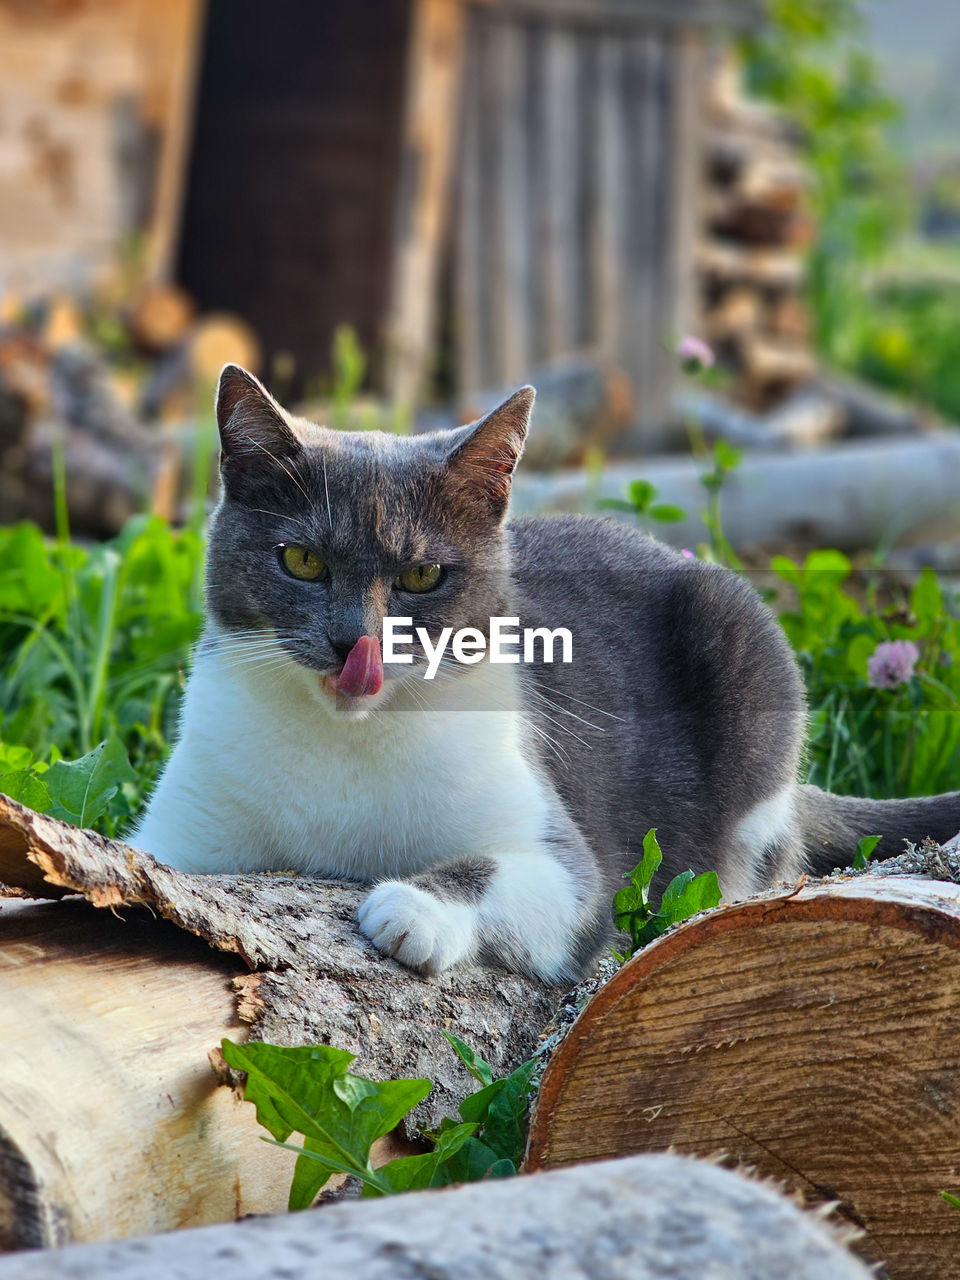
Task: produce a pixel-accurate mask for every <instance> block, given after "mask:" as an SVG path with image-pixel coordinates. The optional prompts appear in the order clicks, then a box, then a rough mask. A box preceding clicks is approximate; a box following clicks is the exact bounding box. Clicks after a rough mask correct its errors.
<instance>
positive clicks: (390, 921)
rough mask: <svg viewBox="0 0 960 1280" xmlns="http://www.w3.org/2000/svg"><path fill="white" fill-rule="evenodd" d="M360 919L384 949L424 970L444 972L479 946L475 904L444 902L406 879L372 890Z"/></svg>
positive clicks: (367, 933) (358, 914) (368, 932)
mask: <svg viewBox="0 0 960 1280" xmlns="http://www.w3.org/2000/svg"><path fill="white" fill-rule="evenodd" d="M357 918H358V920H359V922H360V928H361V930H362V932H363V933H365V934H366V936H367V937H368V938H369V939H370V941H371V942H372V943H373V945H374V946H375V947H376V948H377V949H378V950H379V951H382V952H383V953H384V955H387V956H392V957H393V958H394V960H399V961H400V963H401V964H405V965H406V966H407V968H408V969H416V970H418V972H420V973H439V972H440V970H441V969H448V968H449V967H450V966H451V965H453V964H456V963H457V962H458V961H459V960H464V959H466V958H467V957H468V956H470V955H471V954H472V952H473V951H474V950H475V946H476V931H475V927H474V913H473V911H472V909H471V908H470V907H468V906H465V905H463V904H462V903H457V902H441V900H440V899H439V898H435V897H434V896H433V894H432V893H427V892H426V890H424V889H418V888H417V887H416V885H412V884H407V883H405V882H404V881H402V880H386V881H384V883H383V884H378V885H377V887H376V888H375V889H372V890H371V891H370V893H369V894H368V895H367V897H366V898H365V899H364V901H363V902H362V903H361V904H360V910H359V912H358V913H357Z"/></svg>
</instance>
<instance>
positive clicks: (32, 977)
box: [0, 796, 557, 1248]
mask: <svg viewBox="0 0 960 1280" xmlns="http://www.w3.org/2000/svg"><path fill="white" fill-rule="evenodd" d="M4 886H5V887H4ZM363 892H364V891H363V889H362V888H360V887H359V886H356V885H345V884H335V883H330V882H324V881H317V880H310V879H307V878H303V877H297V876H292V875H265V876H191V875H185V874H183V873H180V872H176V871H174V870H172V869H171V868H169V867H166V866H164V865H162V864H160V863H158V862H156V860H155V859H153V858H152V857H150V855H149V854H145V853H143V852H141V851H139V850H136V849H132V848H130V847H129V846H127V845H124V844H122V843H120V842H119V841H115V840H107V839H105V838H104V837H102V836H99V835H97V834H96V833H94V832H90V831H80V830H78V829H77V828H75V827H70V826H67V825H66V824H64V823H61V822H58V821H56V820H55V819H53V818H49V817H46V816H43V815H41V814H37V813H34V812H33V811H31V810H29V809H26V808H24V807H23V806H21V805H19V804H17V803H16V802H15V801H12V800H9V799H8V798H6V797H4V796H0V896H4V895H5V896H8V897H35V898H52V899H58V898H64V897H65V895H75V894H80V895H82V896H83V898H85V899H86V902H85V903H84V902H80V901H78V900H77V899H76V898H70V899H68V900H66V901H60V902H51V903H47V904H43V905H33V906H31V907H21V908H19V909H18V910H16V911H13V912H11V911H10V910H9V909H8V908H7V909H4V910H3V911H2V912H0V985H2V988H3V993H4V995H3V1000H2V1001H0V1043H2V1044H3V1045H4V1052H3V1054H0V1247H3V1246H4V1245H5V1246H6V1247H7V1248H10V1247H20V1246H23V1245H41V1244H62V1243H65V1242H68V1241H72V1240H91V1239H97V1238H102V1237H103V1236H106V1235H118V1234H121V1235H122V1234H133V1233H143V1232H146V1231H151V1230H162V1229H168V1228H170V1227H174V1226H179V1225H184V1224H185V1223H193V1224H196V1223H201V1222H210V1221H219V1220H223V1219H224V1218H228V1217H232V1216H234V1215H236V1214H238V1213H243V1212H249V1211H252V1210H254V1209H256V1211H257V1212H264V1211H267V1210H273V1211H276V1210H279V1209H281V1208H283V1207H284V1205H285V1202H286V1187H287V1186H289V1178H290V1177H291V1176H292V1163H290V1162H291V1161H292V1157H290V1156H288V1155H287V1154H286V1153H283V1152H277V1151H276V1150H275V1149H273V1148H270V1147H268V1146H267V1145H266V1144H264V1143H261V1142H259V1141H258V1140H257V1132H258V1131H257V1126H256V1123H255V1121H254V1118H253V1115H252V1112H253V1108H252V1107H247V1106H245V1105H241V1104H240V1103H239V1102H238V1101H237V1100H236V1098H235V1096H234V1094H233V1093H232V1091H231V1090H230V1089H229V1088H225V1087H218V1086H219V1085H220V1083H221V1082H222V1081H223V1079H224V1078H225V1077H224V1074H223V1073H222V1072H221V1075H220V1076H219V1077H218V1076H217V1075H216V1074H214V1072H213V1071H212V1070H211V1065H210V1063H209V1062H208V1060H207V1055H208V1053H209V1052H210V1051H211V1050H216V1048H217V1046H218V1045H219V1041H220V1038H221V1036H222V1035H224V1034H227V1035H230V1036H231V1038H234V1039H238V1038H239V1039H244V1038H247V1037H249V1038H251V1039H262V1040H270V1041H273V1042H274V1043H280V1044H311V1043H327V1044H334V1045H336V1046H338V1047H339V1048H343V1049H348V1050H350V1051H351V1052H353V1053H356V1054H357V1062H356V1063H355V1064H354V1068H353V1069H354V1070H355V1071H357V1072H358V1073H359V1074H362V1075H370V1076H374V1077H380V1078H387V1077H399V1076H416V1077H427V1078H429V1079H432V1080H433V1081H434V1089H433V1092H432V1093H431V1094H430V1096H429V1098H428V1099H427V1100H426V1101H425V1102H424V1103H423V1104H421V1106H420V1107H419V1108H418V1109H417V1111H416V1113H414V1117H413V1123H417V1124H421V1125H424V1126H427V1127H432V1126H435V1125H436V1124H438V1123H439V1121H440V1119H441V1118H442V1116H444V1115H454V1114H455V1113H456V1109H457V1107H458V1105H459V1103H460V1102H461V1101H462V1100H463V1098H464V1096H465V1095H466V1094H467V1093H469V1092H471V1091H472V1090H473V1089H474V1087H475V1084H474V1082H473V1080H472V1079H471V1078H470V1077H469V1076H468V1074H467V1073H466V1071H465V1069H464V1068H463V1067H462V1066H461V1064H460V1062H459V1060H458V1059H457V1058H456V1057H455V1055H454V1054H453V1052H452V1050H451V1049H450V1047H449V1045H448V1044H447V1042H446V1040H445V1039H444V1037H443V1034H442V1032H443V1030H444V1029H448V1030H450V1031H452V1032H454V1033H456V1034H457V1035H459V1036H461V1037H462V1038H463V1039H464V1040H466V1041H467V1042H468V1043H470V1044H471V1045H472V1046H474V1047H475V1048H476V1049H477V1051H478V1052H479V1053H481V1055H482V1056H483V1057H485V1058H486V1059H487V1060H488V1061H489V1062H490V1064H491V1066H492V1067H493V1069H494V1071H495V1072H497V1073H498V1074H499V1073H503V1072H506V1071H509V1070H512V1069H513V1068H514V1067H516V1066H517V1065H519V1063H520V1062H521V1061H523V1060H524V1059H525V1058H527V1057H529V1056H530V1054H531V1053H532V1052H533V1051H534V1049H535V1048H536V1046H537V1044H538V1042H539V1036H540V1031H541V1028H542V1027H543V1026H544V1025H545V1024H546V1022H547V1021H548V1019H549V1018H550V1016H551V1014H552V1012H553V1009H554V1007H555V1004H556V1001H557V992H556V991H555V990H554V989H553V988H550V987H546V986H544V985H541V984H539V983H535V982H532V981H529V980H527V979H525V978H521V977H518V976H517V975H514V974H506V973H499V972H496V971H492V970H489V969H482V968H479V967H477V968H465V969H459V970H455V971H451V972H449V973H446V974H442V975H440V977H438V978H436V979H431V980H425V979H422V978H420V977H418V976H417V975H415V974H413V973H410V972H409V971H407V970H405V969H403V968H402V967H401V966H399V965H397V964H396V963H394V962H393V961H392V960H388V959H385V958H384V957H382V956H381V955H380V954H379V953H378V952H376V951H375V950H374V948H373V947H372V946H371V945H370V944H369V943H368V942H367V941H366V940H365V939H363V938H362V937H361V936H360V934H359V932H358V930H357V927H356V924H355V915H356V907H357V904H358V903H359V901H360V900H361V897H362V895H363ZM88 904H92V906H93V907H97V908H104V907H106V908H109V911H94V910H92V909H91V906H90V905H88ZM173 926H177V927H176V928H174V927H173ZM186 935H196V938H198V939H200V940H202V941H199V942H198V941H196V939H195V938H192V937H189V936H186ZM204 943H206V944H209V945H206V946H205V945H203V944H204ZM10 1044H12V1045H14V1046H15V1050H14V1052H12V1053H8V1052H7V1049H6V1046H8V1045H10ZM214 1057H215V1058H216V1055H214ZM387 1158H389V1157H387Z"/></svg>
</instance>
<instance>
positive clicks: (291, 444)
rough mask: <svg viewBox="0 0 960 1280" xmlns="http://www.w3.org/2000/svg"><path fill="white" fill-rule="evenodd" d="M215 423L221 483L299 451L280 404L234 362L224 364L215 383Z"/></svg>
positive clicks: (252, 471)
mask: <svg viewBox="0 0 960 1280" xmlns="http://www.w3.org/2000/svg"><path fill="white" fill-rule="evenodd" d="M216 407H217V427H218V429H219V431H220V469H221V472H222V474H223V478H224V483H229V480H230V479H231V478H232V477H233V476H241V475H251V474H253V473H255V472H257V471H262V470H263V469H264V468H265V467H267V466H269V465H270V461H271V459H272V460H273V462H274V463H275V464H277V465H282V464H283V461H284V459H287V458H291V457H293V456H294V455H295V454H297V453H299V452H300V442H299V441H298V440H297V437H296V436H295V435H294V434H293V432H292V431H291V430H290V427H289V426H288V424H287V419H286V417H285V415H284V412H283V410H282V409H281V407H280V405H279V404H277V402H276V400H274V398H273V396H272V395H271V394H270V392H269V391H268V390H267V389H266V387H265V386H264V385H263V384H262V383H261V382H260V381H259V380H258V379H257V378H255V377H254V376H253V374H252V373H248V372H247V371H246V369H241V368H240V366H239V365H238V364H225V365H224V366H223V369H222V370H221V371H220V381H219V382H218V384H217V396H216Z"/></svg>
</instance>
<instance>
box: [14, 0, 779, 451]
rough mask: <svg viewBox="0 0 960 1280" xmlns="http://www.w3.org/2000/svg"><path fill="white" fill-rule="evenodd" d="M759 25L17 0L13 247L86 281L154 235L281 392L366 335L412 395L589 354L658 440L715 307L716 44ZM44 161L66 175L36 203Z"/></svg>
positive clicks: (719, 9) (383, 377)
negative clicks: (710, 139)
mask: <svg viewBox="0 0 960 1280" xmlns="http://www.w3.org/2000/svg"><path fill="white" fill-rule="evenodd" d="M754 18H755V7H754V4H753V2H752V0H364V3H363V4H357V3H355V0H317V2H316V3H313V4H309V5H306V4H303V3H301V2H300V0H272V2H271V4H270V5H269V6H264V5H263V4H262V3H260V2H259V0H176V3H171V4H170V5H164V6H156V5H151V4H149V3H148V0H42V2H38V3H36V4H31V5H24V4H22V3H20V2H19V0H0V33H3V34H4V39H5V42H6V49H7V50H8V51H14V53H15V56H16V63H15V64H13V63H11V59H10V57H9V54H8V55H7V57H6V58H5V61H6V62H7V63H8V64H9V65H8V67H7V70H8V73H9V74H8V75H7V86H6V87H7V89H8V93H9V92H12V91H13V90H14V89H16V85H15V83H14V81H15V79H16V77H17V76H18V75H19V74H20V73H21V71H22V79H23V81H24V84H23V86H21V88H23V91H24V93H28V94H29V93H32V94H33V97H34V98H36V99H37V101H36V102H35V103H34V104H33V106H32V107H31V113H32V114H31V122H29V130H28V133H29V134H30V136H29V137H27V138H26V141H25V142H24V144H23V148H22V150H23V155H22V156H21V158H20V160H18V161H17V162H16V163H15V164H13V167H12V168H10V164H9V163H8V162H9V160H10V157H9V155H7V153H2V154H0V197H2V196H3V193H4V191H7V190H9V192H12V193H14V194H16V197H17V200H18V201H19V202H20V203H21V204H22V203H23V201H24V199H26V198H27V197H28V196H29V199H30V200H32V201H33V204H31V206H30V210H28V211H27V213H26V214H25V215H24V217H23V218H22V219H21V220H20V223H19V230H17V228H13V230H12V232H11V234H7V232H8V228H7V227H5V229H4V230H5V241H6V243H5V253H6V254H7V255H9V261H11V262H13V263H14V264H17V263H19V264H20V265H21V266H23V264H24V263H27V267H26V270H27V273H28V274H30V273H32V274H33V275H34V276H35V277H37V278H44V277H47V278H48V277H49V276H50V275H51V274H53V275H57V274H59V276H60V277H61V278H64V277H71V273H73V275H75V274H76V271H77V263H78V262H81V263H84V262H85V263H89V262H90V261H92V260H99V258H101V257H102V256H103V254H104V252H106V246H108V245H109V244H111V243H114V242H116V240H117V239H118V238H119V237H121V236H125V235H129V234H130V233H131V232H133V233H138V234H141V235H143V236H144V238H145V242H146V260H147V262H148V266H149V271H150V273H151V274H152V275H153V276H155V277H158V278H164V277H166V278H174V279H176V280H178V281H179V282H180V283H182V284H183V285H185V286H186V288H187V289H188V291H190V292H191V293H192V294H193V295H194V297H195V298H196V301H197V303H198V306H199V307H200V308H201V309H202V310H204V311H209V310H211V309H213V310H228V311H232V312H236V313H239V314H240V315H241V316H243V317H244V318H245V319H246V320H247V321H249V322H250V324H251V325H252V326H253V328H254V329H255V330H256V331H257V333H258V335H259V337H260V339H261V342H262V344H263V347H264V351H265V353H266V360H265V365H264V370H263V372H264V373H265V376H266V377H267V380H268V381H270V380H271V375H272V370H273V368H274V365H273V363H272V362H273V361H275V358H276V357H277V356H278V355H280V354H281V353H283V354H286V355H288V356H292V357H293V360H292V362H291V361H290V360H289V359H287V360H286V361H285V362H284V365H285V367H286V368H288V369H289V368H290V367H291V363H292V367H293V368H294V369H295V371H296V372H295V377H294V385H293V386H292V387H290V388H285V390H292V391H294V392H296V391H301V390H304V389H308V388H309V387H310V386H312V385H316V383H317V380H318V379H320V378H322V377H323V376H325V374H326V373H327V372H328V368H327V365H328V359H329V352H330V347H331V340H332V337H333V333H334V331H335V329H336V327H337V325H339V324H344V323H346V324H350V325H352V326H353V328H354V329H355V330H356V331H357V334H358V336H359V339H360V342H361V344H362V345H363V346H364V348H365V349H366V350H367V351H368V353H369V354H370V356H371V381H372V383H373V390H375V391H377V392H380V393H382V394H384V395H386V397H387V398H388V399H389V400H390V401H391V402H393V403H394V404H395V405H398V406H401V407H404V406H406V407H412V406H414V405H415V404H417V403H418V402H421V401H423V400H424V399H426V400H428V401H432V402H434V403H437V402H444V401H445V402H447V403H449V402H451V401H454V402H458V403H459V404H460V405H461V406H463V405H467V404H469V402H470V400H471V398H472V397H475V396H476V395H477V394H479V393H481V392H483V391H486V390H489V389H491V388H496V387H504V388H505V387H508V386H511V385H514V384H516V383H517V382H520V381H522V380H523V379H524V378H527V377H529V376H530V374H531V373H533V372H535V371H536V370H537V369H539V368H542V367H543V366H544V365H545V364H549V363H550V362H552V361H554V360H557V359H558V358H561V357H564V356H569V355H571V354H573V353H583V352H589V353H590V354H591V355H592V356H595V357H596V358H598V359H600V360H602V361H607V362H609V363H610V364H612V365H615V366H616V367H618V368H619V369H622V370H623V371H624V372H625V373H626V374H627V375H628V376H629V379H630V382H631V384H632V386H633V389H634V397H635V403H636V405H637V421H636V424H635V426H636V431H635V439H636V440H637V442H638V443H639V442H642V443H643V445H644V446H645V447H648V448H650V447H655V446H656V444H657V443H658V442H659V437H660V432H661V430H662V427H663V422H664V418H665V415H666V412H667V406H668V402H669V399H670V394H671V391H672V388H673V377H674V367H673V366H674V362H673V361H672V360H671V359H670V358H669V357H668V355H667V353H666V348H667V347H668V346H669V345H670V344H671V342H672V341H673V340H674V339H675V337H676V336H677V334H678V333H679V332H681V331H683V330H685V329H687V328H688V327H690V326H691V325H692V324H693V323H694V320H695V315H694V308H695V297H696V265H695V263H696V252H695V249H696V243H695V242H696V239H697V233H698V229H699V226H700V222H701V215H700V204H701V201H700V200H699V198H698V193H699V191H700V187H701V168H702V151H701V132H702V125H703V120H704V107H703V101H702V99H703V85H704V75H703V74H702V72H703V66H704V59H705V51H706V46H707V43H708V38H709V33H710V32H713V31H716V30H717V29H719V28H722V27H725V26H731V25H737V26H740V25H743V24H744V23H748V22H751V21H753V20H754ZM44 46H45V47H47V48H48V49H49V48H52V47H54V46H56V48H57V49H59V50H60V53H58V55H57V57H58V59H59V62H57V59H53V58H52V57H49V56H48V58H47V63H46V64H44V63H43V59H42V58H41V57H40V54H41V52H42V49H43V47H44ZM61 55H62V56H61ZM38 59H40V61H39V62H38ZM54 63H57V65H58V66H59V64H60V63H62V64H63V68H62V74H61V71H59V70H58V72H57V83H56V84H54V83H52V82H51V84H50V85H49V86H46V85H45V83H44V84H40V82H39V81H38V80H37V77H36V75H35V73H34V72H33V71H31V70H30V68H31V67H33V66H39V65H53V64H54ZM104 68H109V75H108V74H107V71H105V70H104ZM11 77H12V78H11ZM41 80H42V77H41ZM114 81H115V82H116V85H115V89H116V92H113V90H112V89H110V85H111V84H113V82H114ZM31 85H32V88H31ZM17 92H18V93H19V90H17ZM38 95H39V96H38ZM41 99H42V100H41ZM84 111H86V112H88V113H89V112H90V111H94V112H95V113H97V112H98V113H99V114H98V115H97V120H98V121H99V122H100V123H99V124H98V129H99V132H98V133H97V135H96V137H94V136H93V134H92V133H91V131H90V129H89V128H86V129H85V130H84V131H83V138H82V139H80V133H79V132H78V131H77V122H78V120H79V116H78V114H77V113H78V112H80V113H82V112H84ZM25 128H26V125H25ZM30 131H32V133H31V132H30ZM31 137H32V139H33V141H32V142H31V140H30V138H31ZM71 139H75V140H73V141H72V140H71ZM81 142H82V146H81ZM84 147H85V148H87V149H88V150H89V148H91V147H93V148H94V149H95V150H96V152H97V157H99V158H96V157H94V159H90V158H89V157H88V158H86V159H84V162H83V165H82V167H81V166H80V164H79V163H77V164H74V163H73V161H72V160H71V155H74V158H75V159H79V157H80V150H82V149H83V148H84ZM24 148H25V149H24ZM31 148H32V150H31ZM38 148H39V149H40V151H42V152H43V156H44V157H46V161H45V162H46V163H47V164H48V167H49V166H50V165H54V161H56V165H54V168H55V169H56V172H55V173H54V172H53V171H51V174H50V176H49V177H47V178H44V179H43V181H44V182H46V184H47V187H46V188H44V190H43V191H39V194H36V199H34V194H35V193H34V191H33V187H32V186H30V185H29V184H30V183H34V184H35V182H36V179H35V174H36V173H38V172H41V170H40V169H38V167H37V163H38V162H37V156H36V155H34V154H33V153H34V152H37V149H38ZM28 153H29V154H28ZM17 154H19V153H17ZM38 154H39V152H38ZM51 157H52V158H51ZM41 158H43V157H41ZM94 160H95V161H96V162H94ZM5 164H7V167H8V168H9V169H10V171H9V173H7V172H6V171H5V168H4V165H5ZM65 174H66V176H64V175H65ZM71 174H72V175H73V177H70V175H71ZM68 179H69V180H68ZM71 183H72V185H71ZM93 183H96V184H99V188H100V192H99V194H97V193H95V192H93V191H92V189H91V185H92V184H93ZM131 193H132V194H131ZM44 201H46V205H45V204H44ZM78 201H79V204H78ZM47 206H49V208H47ZM81 206H82V212H83V217H82V218H80V217H76V216H74V214H75V213H76V211H77V210H78V209H80V208H81ZM31 210H32V212H31ZM51 210H52V212H51ZM18 235H19V236H20V237H21V238H25V239H24V244H25V245H26V244H27V242H29V245H28V247H29V253H28V254H26V256H25V255H24V254H23V253H19V249H22V248H23V245H20V246H18V243H17V236H18ZM4 271H6V265H5V264H4V263H0V283H3V272H4ZM8 274H9V273H8ZM71 278H72V277H71Z"/></svg>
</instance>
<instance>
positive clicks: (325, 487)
mask: <svg viewBox="0 0 960 1280" xmlns="http://www.w3.org/2000/svg"><path fill="white" fill-rule="evenodd" d="M321 462H322V463H323V492H324V493H325V494H326V497H327V522H328V523H329V525H330V532H331V533H333V512H332V511H331V510H330V486H329V485H328V484H327V459H326V458H325V457H323V458H321Z"/></svg>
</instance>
